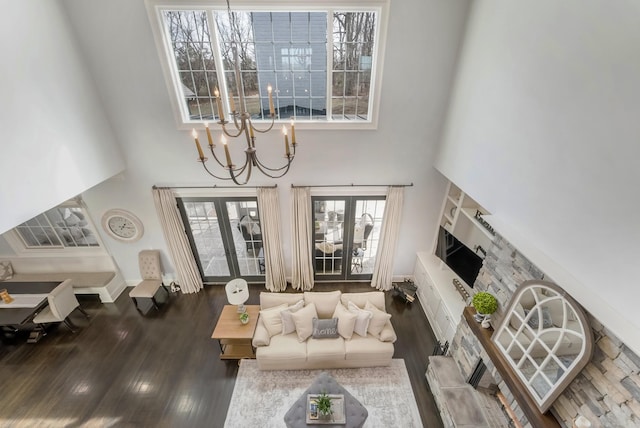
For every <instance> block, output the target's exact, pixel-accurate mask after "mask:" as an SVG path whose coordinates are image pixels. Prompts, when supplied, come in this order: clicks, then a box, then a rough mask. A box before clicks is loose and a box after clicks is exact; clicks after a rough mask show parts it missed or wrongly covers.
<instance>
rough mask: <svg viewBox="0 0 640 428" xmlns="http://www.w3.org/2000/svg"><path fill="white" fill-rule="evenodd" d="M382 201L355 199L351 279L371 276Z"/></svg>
mask: <svg viewBox="0 0 640 428" xmlns="http://www.w3.org/2000/svg"><path fill="white" fill-rule="evenodd" d="M385 203H386V201H385V200H384V199H356V200H355V207H354V209H353V234H352V235H351V236H353V240H352V243H351V248H352V254H351V277H353V278H355V277H357V276H358V275H369V276H371V275H372V274H373V265H374V263H375V261H376V254H377V252H378V242H379V241H380V230H381V228H382V217H383V215H384V207H385Z"/></svg>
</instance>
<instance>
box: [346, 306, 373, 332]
mask: <svg viewBox="0 0 640 428" xmlns="http://www.w3.org/2000/svg"><path fill="white" fill-rule="evenodd" d="M347 309H348V310H349V312H351V313H352V314H355V315H356V324H355V326H354V327H353V331H354V332H355V333H357V334H359V335H360V336H362V337H366V336H367V328H369V322H370V321H371V317H372V316H373V314H372V313H371V311H367V310H364V309H360V308H359V307H357V306H356V305H355V304H354V303H353V302H349V306H348V308H347Z"/></svg>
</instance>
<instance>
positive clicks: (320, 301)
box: [304, 290, 342, 319]
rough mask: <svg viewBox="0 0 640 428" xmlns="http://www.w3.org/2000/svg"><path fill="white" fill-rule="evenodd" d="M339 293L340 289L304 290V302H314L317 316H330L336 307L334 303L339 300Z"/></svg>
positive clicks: (306, 303)
mask: <svg viewBox="0 0 640 428" xmlns="http://www.w3.org/2000/svg"><path fill="white" fill-rule="evenodd" d="M341 294H342V292H341V291H340V290H336V291H324V292H323V291H317V292H315V291H305V292H304V304H305V305H308V304H309V303H313V304H315V306H316V311H317V312H318V318H325V319H326V318H331V316H332V315H333V311H334V310H335V309H336V305H337V304H338V302H339V301H340V295H341Z"/></svg>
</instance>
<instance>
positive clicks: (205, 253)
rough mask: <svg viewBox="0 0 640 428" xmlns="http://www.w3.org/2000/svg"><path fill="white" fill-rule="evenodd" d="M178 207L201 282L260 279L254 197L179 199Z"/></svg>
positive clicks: (259, 241) (261, 267)
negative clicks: (240, 278) (239, 278)
mask: <svg viewBox="0 0 640 428" xmlns="http://www.w3.org/2000/svg"><path fill="white" fill-rule="evenodd" d="M178 206H179V208H180V212H181V214H182V217H183V222H184V223H185V228H186V230H187V232H188V236H189V241H190V243H191V248H192V250H193V253H194V255H195V257H196V262H197V263H198V267H199V269H200V274H201V275H202V279H203V281H205V282H227V281H228V280H230V279H231V278H238V277H242V278H244V279H246V280H249V281H251V280H254V281H258V280H264V266H265V264H264V252H263V249H262V232H261V230H260V216H259V213H258V202H257V200H256V199H255V198H234V199H226V198H181V199H179V200H178Z"/></svg>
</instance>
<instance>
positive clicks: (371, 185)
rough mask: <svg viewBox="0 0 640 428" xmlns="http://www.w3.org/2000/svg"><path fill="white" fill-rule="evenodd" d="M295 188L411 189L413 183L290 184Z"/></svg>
mask: <svg viewBox="0 0 640 428" xmlns="http://www.w3.org/2000/svg"><path fill="white" fill-rule="evenodd" d="M296 187H413V182H411V183H409V184H353V183H351V184H319V185H316V186H301V185H298V184H292V185H291V188H292V189H294V188H296Z"/></svg>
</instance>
